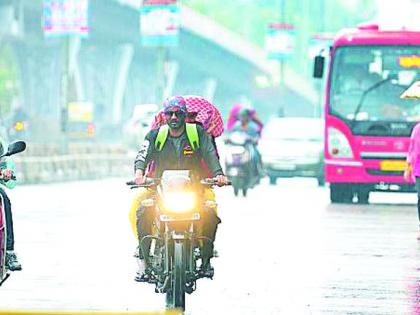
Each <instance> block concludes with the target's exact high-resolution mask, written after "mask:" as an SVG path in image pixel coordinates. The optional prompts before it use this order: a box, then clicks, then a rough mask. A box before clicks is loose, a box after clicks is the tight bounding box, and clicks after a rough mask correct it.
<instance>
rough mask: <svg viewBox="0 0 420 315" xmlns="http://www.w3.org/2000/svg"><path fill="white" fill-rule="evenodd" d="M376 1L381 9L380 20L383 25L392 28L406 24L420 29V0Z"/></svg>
mask: <svg viewBox="0 0 420 315" xmlns="http://www.w3.org/2000/svg"><path fill="white" fill-rule="evenodd" d="M376 2H377V5H378V7H379V9H380V11H379V16H378V22H379V23H380V24H381V25H386V27H391V28H393V27H399V26H402V25H406V26H414V27H415V28H417V29H420V21H419V20H420V19H419V12H420V1H419V0H398V1H394V0H376ZM416 15H417V16H416Z"/></svg>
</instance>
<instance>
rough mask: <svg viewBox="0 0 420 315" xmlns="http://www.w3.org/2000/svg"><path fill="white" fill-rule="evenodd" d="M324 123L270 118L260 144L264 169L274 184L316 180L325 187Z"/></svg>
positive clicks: (306, 119) (300, 118)
mask: <svg viewBox="0 0 420 315" xmlns="http://www.w3.org/2000/svg"><path fill="white" fill-rule="evenodd" d="M323 139H324V120H323V119H320V118H306V117H278V118H277V117H276V118H272V119H271V120H270V121H269V122H268V123H267V125H266V126H265V128H264V129H263V132H262V136H261V139H260V141H259V145H258V147H259V151H260V153H261V157H262V161H263V165H264V168H265V170H266V172H267V174H268V176H269V178H270V184H275V183H276V180H277V178H278V177H294V176H302V177H315V178H317V180H318V184H319V185H320V186H322V185H324V183H325V181H324V154H323V152H324V141H323Z"/></svg>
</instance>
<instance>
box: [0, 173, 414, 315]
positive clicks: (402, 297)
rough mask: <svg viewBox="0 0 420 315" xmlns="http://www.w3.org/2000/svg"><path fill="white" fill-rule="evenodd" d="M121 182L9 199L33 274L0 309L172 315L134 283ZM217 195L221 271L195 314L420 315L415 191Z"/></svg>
mask: <svg viewBox="0 0 420 315" xmlns="http://www.w3.org/2000/svg"><path fill="white" fill-rule="evenodd" d="M123 183H124V180H120V179H109V180H106V181H85V182H77V183H65V184H54V185H42V186H22V187H17V188H16V189H15V190H14V191H11V192H10V197H11V198H12V202H13V203H14V208H15V209H14V215H15V230H16V250H17V252H18V255H19V257H20V259H21V261H22V265H23V268H24V270H23V271H22V272H19V273H17V272H15V273H13V274H12V276H11V277H10V279H9V280H7V282H6V283H5V284H4V285H3V286H2V287H0V308H1V309H3V308H13V309H49V310H51V309H65V310H73V309H75V310H130V311H137V310H139V311H152V310H163V307H164V297H163V295H158V294H155V293H154V290H153V289H154V288H153V286H152V285H145V284H138V283H135V282H134V281H133V276H134V273H135V268H136V263H135V261H134V259H133V258H132V253H133V251H134V248H135V241H134V237H133V235H132V232H131V231H130V227H129V223H128V220H127V213H128V207H129V204H130V198H131V194H132V193H133V192H131V191H129V190H128V189H126V187H125V186H124V185H123ZM217 195H218V201H219V205H220V216H221V218H222V220H223V223H222V224H221V225H220V229H219V233H218V236H217V237H218V238H217V249H218V252H219V254H220V257H219V258H217V259H216V260H215V261H214V266H215V269H216V275H215V278H214V280H213V281H210V280H200V281H199V282H198V290H197V291H196V292H194V294H192V295H189V296H187V312H186V313H187V314H381V315H382V314H420V254H419V253H420V245H419V243H418V242H417V241H416V233H417V214H416V207H415V202H416V198H415V195H413V194H383V193H381V194H379V193H376V194H375V193H374V194H372V197H371V200H372V204H370V205H330V204H329V199H328V195H329V193H328V189H327V188H319V187H317V185H316V181H315V180H312V179H288V180H286V179H284V180H279V181H278V184H277V186H269V185H268V184H267V183H266V182H264V183H263V184H262V185H261V186H259V187H258V188H256V189H254V190H253V191H251V192H250V193H249V196H248V198H246V199H245V198H234V197H233V192H232V190H231V188H218V189H217ZM391 203H392V204H391Z"/></svg>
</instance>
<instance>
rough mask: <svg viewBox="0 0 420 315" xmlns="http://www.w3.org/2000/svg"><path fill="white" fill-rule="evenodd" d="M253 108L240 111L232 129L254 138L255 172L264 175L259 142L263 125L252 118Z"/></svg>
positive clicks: (253, 156) (253, 157)
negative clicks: (258, 146)
mask: <svg viewBox="0 0 420 315" xmlns="http://www.w3.org/2000/svg"><path fill="white" fill-rule="evenodd" d="M252 113H253V112H252V110H250V109H248V108H242V109H241V110H240V111H239V112H238V115H237V116H238V121H237V122H236V123H235V124H234V125H233V127H232V131H242V132H245V133H246V134H247V135H248V136H249V137H250V138H251V139H253V140H254V143H253V146H252V148H253V152H252V153H253V154H252V159H253V162H254V163H253V164H254V171H255V173H256V174H257V175H258V176H260V177H262V176H263V175H264V171H263V166H262V159H261V154H260V152H259V151H258V148H257V143H258V140H259V138H260V135H261V126H260V125H258V124H256V123H255V122H254V121H253V120H252V115H253V114H252Z"/></svg>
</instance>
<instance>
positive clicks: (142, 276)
mask: <svg viewBox="0 0 420 315" xmlns="http://www.w3.org/2000/svg"><path fill="white" fill-rule="evenodd" d="M137 264H138V265H139V269H138V270H137V272H136V276H135V277H134V281H137V282H148V281H149V276H148V275H147V274H146V262H145V261H144V259H137Z"/></svg>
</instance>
